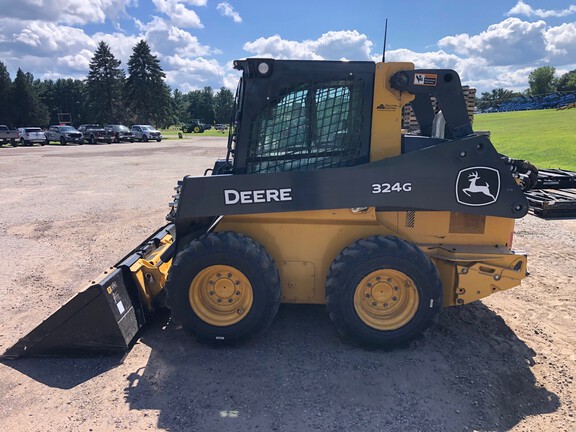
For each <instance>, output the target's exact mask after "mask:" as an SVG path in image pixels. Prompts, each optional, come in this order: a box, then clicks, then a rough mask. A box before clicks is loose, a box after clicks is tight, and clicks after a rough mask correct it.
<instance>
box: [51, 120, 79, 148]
mask: <svg viewBox="0 0 576 432" xmlns="http://www.w3.org/2000/svg"><path fill="white" fill-rule="evenodd" d="M45 135H46V144H49V143H50V141H58V142H59V143H60V144H62V145H66V144H68V143H69V142H73V143H76V144H84V136H83V135H82V132H79V131H77V130H76V129H75V128H74V127H72V126H69V125H53V126H50V128H49V129H48V130H47V131H46V132H45Z"/></svg>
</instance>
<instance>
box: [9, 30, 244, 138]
mask: <svg viewBox="0 0 576 432" xmlns="http://www.w3.org/2000/svg"><path fill="white" fill-rule="evenodd" d="M165 77H166V75H165V73H164V72H163V70H162V67H161V66H160V62H159V60H158V58H157V57H156V56H155V55H153V54H152V52H151V50H150V47H149V45H148V43H147V42H146V41H145V40H141V41H140V42H138V43H137V44H136V45H135V46H134V47H133V51H132V55H131V56H130V58H129V60H128V64H127V71H125V70H124V69H122V68H121V62H120V60H118V59H116V58H115V57H114V55H113V54H112V52H111V51H110V47H109V46H108V44H106V43H105V42H103V41H102V42H100V43H99V44H98V48H97V49H96V51H95V52H94V56H93V57H92V59H91V61H90V66H89V71H88V75H87V76H86V78H85V79H83V80H80V79H72V78H68V79H58V80H50V79H49V80H38V79H35V78H34V76H33V75H32V74H31V73H28V72H24V71H22V69H20V68H19V69H18V71H17V72H16V76H15V78H14V80H13V81H12V80H11V78H10V74H9V72H8V70H7V68H6V66H5V65H4V64H3V63H2V62H1V61H0V100H1V101H2V103H0V124H6V125H9V126H11V127H21V126H43V127H46V126H49V125H51V124H58V123H60V122H71V123H72V124H73V125H75V126H78V125H80V124H82V123H99V124H109V123H113V124H128V125H130V124H153V125H154V126H156V127H161V128H165V127H168V126H171V125H180V124H186V123H188V122H189V121H190V120H191V119H200V120H202V121H204V122H205V123H210V124H212V123H229V122H230V116H231V114H232V109H233V106H234V95H233V94H232V92H231V91H230V90H228V89H227V88H225V87H222V88H221V89H220V90H219V91H216V92H215V91H214V90H213V89H212V88H211V87H204V89H202V90H194V91H191V92H189V93H186V94H184V93H182V92H181V91H179V90H177V89H176V90H174V91H172V90H171V89H170V87H169V86H168V85H167V84H166V83H165Z"/></svg>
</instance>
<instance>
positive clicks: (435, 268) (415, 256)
mask: <svg viewBox="0 0 576 432" xmlns="http://www.w3.org/2000/svg"><path fill="white" fill-rule="evenodd" d="M235 67H236V68H237V69H238V70H240V71H242V78H241V80H240V83H239V85H238V90H237V95H236V106H235V115H234V122H233V127H232V128H231V132H230V136H229V142H228V152H227V157H226V159H223V160H218V161H216V162H215V164H214V167H213V168H210V169H208V170H207V172H206V173H205V175H204V176H200V177H185V178H184V179H183V180H181V181H180V182H179V183H178V186H177V187H176V194H175V195H174V201H173V202H172V203H171V210H170V213H169V214H168V217H167V218H168V221H169V224H168V225H166V226H165V227H163V228H161V229H159V230H158V231H157V232H156V233H154V234H153V235H152V236H151V237H150V238H149V239H147V240H146V241H145V242H144V243H142V244H141V245H140V246H138V247H137V248H136V249H135V250H134V251H133V252H132V253H131V254H129V255H128V256H127V257H125V258H124V259H122V260H121V261H120V262H119V263H118V264H116V265H115V266H114V267H112V268H110V269H109V270H108V271H106V272H104V274H103V275H102V276H100V277H99V278H97V279H95V280H94V281H93V283H92V284H91V285H90V286H89V287H87V288H86V289H85V290H84V291H82V292H80V293H79V294H78V295H77V296H76V297H74V298H73V299H72V300H70V301H69V302H68V303H67V304H66V305H64V306H63V307H62V308H61V309H60V310H58V311H57V312H56V313H55V314H53V315H52V316H51V317H49V318H48V319H47V320H46V321H44V322H43V323H42V324H40V325H39V326H38V327H37V328H36V329H34V330H33V331H32V332H31V333H30V334H28V335H27V336H25V337H24V338H22V339H21V340H20V341H18V342H17V343H16V344H15V345H14V346H12V347H11V348H9V349H8V350H7V351H6V352H5V353H4V357H10V358H14V357H20V356H26V355H61V354H70V353H72V354H86V353H93V352H98V353H101V352H117V351H125V350H127V349H128V348H129V346H130V343H131V342H132V341H133V339H134V337H135V335H136V334H137V332H138V330H139V329H140V328H141V327H142V326H143V325H144V323H145V321H146V318H147V317H148V316H149V315H150V314H151V313H153V312H154V310H155V309H157V308H158V307H163V306H168V307H169V308H170V309H171V312H172V318H173V319H174V320H175V321H177V322H179V323H181V324H182V325H183V326H184V327H185V328H187V329H189V330H190V331H192V332H193V333H194V334H195V335H196V336H197V337H198V338H199V339H202V340H223V341H230V340H232V341H236V340H241V339H244V338H247V337H250V336H252V335H254V334H256V333H258V332H261V331H263V330H265V329H266V328H267V327H268V326H269V325H270V323H271V322H272V320H273V319H274V316H275V314H276V312H277V310H278V307H279V305H280V303H281V302H285V303H313V304H326V307H327V309H328V313H329V315H330V318H331V320H332V321H333V322H334V325H335V326H336V328H337V329H338V331H339V332H340V333H341V334H342V335H343V336H344V337H345V338H347V339H348V340H353V341H355V342H357V343H360V344H362V345H369V346H391V345H395V344H398V343H402V342H406V341H409V340H411V339H413V338H415V337H417V336H419V335H420V334H421V333H422V332H423V331H424V330H425V329H427V328H428V327H429V326H430V325H431V324H433V323H434V321H435V320H436V318H437V316H438V313H439V311H440V310H441V308H442V307H448V306H455V305H463V304H466V303H469V302H472V301H475V300H477V299H481V298H483V297H486V296H488V295H490V294H492V293H495V292H498V291H502V290H506V289H509V288H511V287H514V286H516V285H518V284H520V281H521V280H522V279H523V278H524V277H525V276H526V255H525V254H524V253H519V252H515V251H513V250H512V237H513V231H514V220H515V219H517V218H521V217H523V216H524V215H525V214H526V213H527V211H528V204H527V201H526V198H525V196H524V193H523V191H522V187H521V186H522V185H523V186H524V187H528V186H529V185H530V183H534V181H535V177H536V176H537V171H536V170H535V168H534V167H533V166H531V165H530V164H529V163H527V162H525V161H516V160H512V159H509V158H507V157H505V156H503V155H500V154H498V152H497V151H496V150H495V149H494V147H493V146H492V144H491V142H490V140H489V139H488V138H487V137H486V136H482V135H478V134H475V133H474V132H473V130H472V126H471V122H470V119H469V116H468V112H467V108H466V103H465V101H464V97H463V92H462V87H461V83H460V78H459V76H458V74H457V73H456V72H454V71H452V70H445V69H438V70H415V69H414V65H413V64H411V63H373V62H335V61H288V60H285V61H284V60H272V59H257V58H253V59H247V60H241V61H236V62H235ZM433 99H434V100H435V101H436V102H437V104H438V106H439V107H440V109H441V113H437V112H436V110H435V109H434V105H433V103H432V100H433ZM407 104H410V105H411V108H412V110H413V112H414V114H415V116H416V118H417V120H418V124H419V128H420V132H419V134H417V135H410V134H406V133H403V129H402V126H403V125H402V120H403V109H404V106H405V105H407ZM208 173H211V175H207V174H208Z"/></svg>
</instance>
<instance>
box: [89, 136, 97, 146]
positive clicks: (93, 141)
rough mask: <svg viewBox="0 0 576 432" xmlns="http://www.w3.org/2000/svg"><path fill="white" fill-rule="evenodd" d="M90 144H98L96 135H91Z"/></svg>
mask: <svg viewBox="0 0 576 432" xmlns="http://www.w3.org/2000/svg"><path fill="white" fill-rule="evenodd" d="M90 144H96V137H95V136H94V135H90Z"/></svg>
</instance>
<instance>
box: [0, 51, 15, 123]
mask: <svg viewBox="0 0 576 432" xmlns="http://www.w3.org/2000/svg"><path fill="white" fill-rule="evenodd" d="M11 92H12V80H11V79H10V74H9V73H8V69H6V66H4V63H2V62H0V100H2V101H5V102H6V101H9V100H10V99H11V97H12V96H11ZM5 102H4V103H0V124H5V125H9V126H10V125H12V109H11V108H10V105H9V104H8V103H5Z"/></svg>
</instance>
